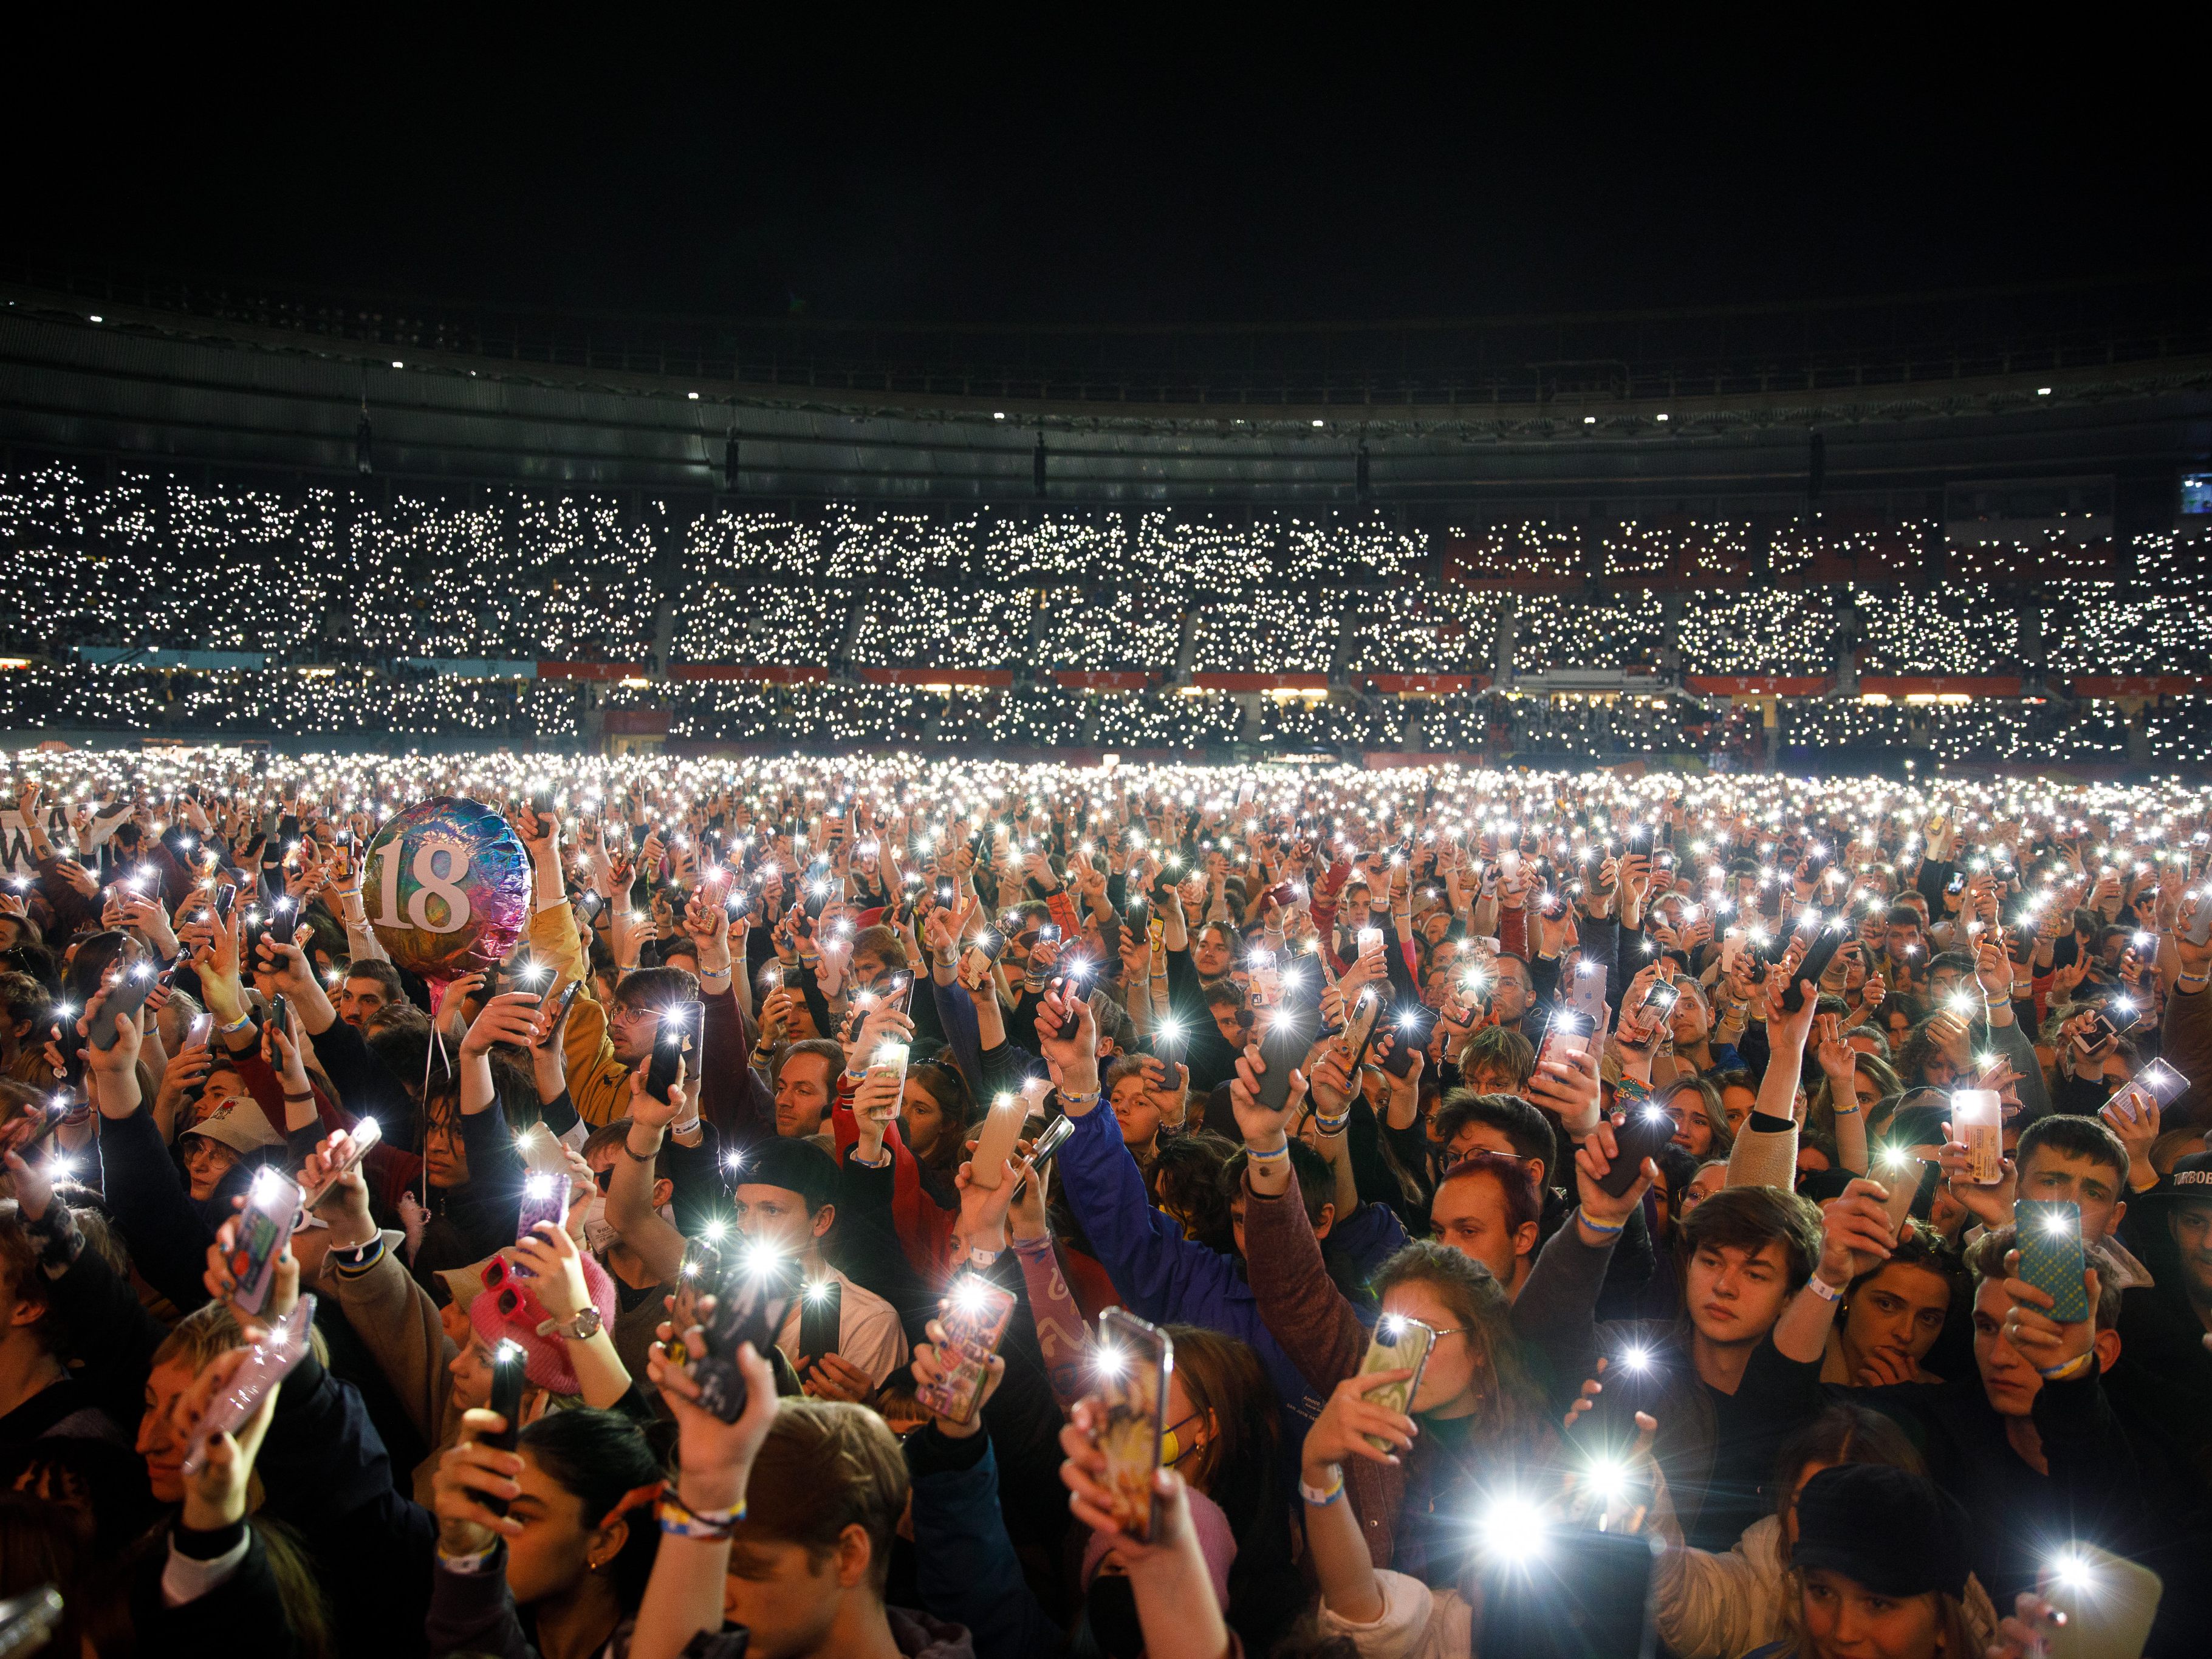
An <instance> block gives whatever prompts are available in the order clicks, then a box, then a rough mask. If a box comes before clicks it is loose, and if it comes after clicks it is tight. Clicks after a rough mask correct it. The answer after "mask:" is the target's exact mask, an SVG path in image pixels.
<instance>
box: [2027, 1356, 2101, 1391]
mask: <svg viewBox="0 0 2212 1659" xmlns="http://www.w3.org/2000/svg"><path fill="white" fill-rule="evenodd" d="M2096 1358H2097V1351H2096V1350H2095V1349H2094V1348H2092V1349H2090V1350H2089V1351H2088V1352H2087V1353H2077V1354H2075V1356H2074V1357H2073V1358H2071V1359H2069V1360H2068V1361H2067V1362H2066V1363H2065V1364H2063V1365H2053V1366H2052V1367H2051V1369H2050V1370H2043V1369H2042V1368H2041V1367H2040V1366H2039V1367H2037V1369H2036V1373H2035V1374H2036V1375H2037V1376H2039V1377H2041V1378H2042V1379H2043V1380H2044V1381H2045V1382H2046V1383H2071V1382H2072V1381H2073V1380H2074V1379H2075V1377H2077V1376H2083V1375H2085V1374H2086V1373H2087V1371H2088V1369H2089V1367H2090V1366H2091V1365H2093V1364H2095V1363H2096Z"/></svg>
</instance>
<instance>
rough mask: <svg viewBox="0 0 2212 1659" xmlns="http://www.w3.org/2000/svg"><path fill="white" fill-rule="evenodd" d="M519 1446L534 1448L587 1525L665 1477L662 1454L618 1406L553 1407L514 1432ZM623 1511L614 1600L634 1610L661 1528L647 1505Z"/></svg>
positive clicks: (608, 1515) (607, 1517)
mask: <svg viewBox="0 0 2212 1659" xmlns="http://www.w3.org/2000/svg"><path fill="white" fill-rule="evenodd" d="M515 1449H516V1450H517V1451H523V1452H528V1453H529V1454H530V1455H531V1456H532V1458H533V1459H534V1460H536V1462H537V1463H538V1467H539V1468H542V1469H544V1471H545V1473H546V1474H550V1475H551V1476H552V1477H553V1479H554V1480H556V1482H557V1483H559V1485H560V1486H561V1489H562V1491H563V1492H569V1493H572V1494H573V1495H574V1498H575V1499H576V1503H577V1506H578V1508H579V1509H580V1510H581V1512H582V1519H583V1524H584V1527H585V1529H586V1531H589V1530H592V1529H594V1528H599V1527H603V1526H605V1524H606V1523H607V1522H609V1521H610V1520H611V1519H612V1518H613V1516H615V1514H616V1512H617V1510H619V1509H620V1507H621V1505H622V1504H623V1499H625V1498H629V1496H630V1495H631V1494H632V1493H634V1492H636V1491H637V1490H638V1489H639V1488H640V1487H641V1486H651V1485H653V1482H654V1481H656V1480H659V1478H660V1460H659V1458H657V1457H655V1456H654V1455H653V1448H652V1447H651V1446H649V1445H647V1443H646V1439H645V1436H644V1434H643V1433H642V1432H641V1431H640V1430H639V1428H638V1426H637V1425H636V1424H635V1423H634V1422H632V1421H631V1420H630V1419H629V1418H627V1417H624V1416H623V1415H622V1414H621V1413H618V1412H602V1411H593V1410H592V1409H590V1408H589V1407H576V1408H575V1409H574V1410H571V1411H558V1412H548V1413H545V1415H544V1416H543V1417H541V1418H539V1419H538V1420H537V1421H536V1422H534V1423H531V1424H527V1425H525V1426H524V1428H523V1430H522V1432H521V1433H520V1434H519V1435H517V1436H516V1437H515ZM623 1518H624V1520H625V1521H626V1522H628V1523H629V1536H628V1537H627V1538H626V1539H624V1540H623V1547H622V1549H621V1551H620V1552H619V1553H617V1555H616V1556H615V1559H614V1560H613V1562H612V1563H611V1565H610V1569H609V1570H610V1571H611V1572H612V1573H613V1575H614V1584H615V1595H616V1600H617V1601H618V1602H619V1603H620V1605H621V1606H622V1607H623V1610H624V1611H625V1612H628V1611H630V1610H632V1609H635V1607H636V1606H637V1604H638V1602H639V1601H640V1600H641V1598H642V1597H643V1596H644V1595H645V1581H646V1579H647V1577H648V1576H650V1574H651V1573H652V1571H653V1552H654V1551H655V1550H656V1549H657V1548H658V1547H659V1544H660V1528H659V1525H658V1523H657V1522H655V1521H654V1519H653V1510H652V1509H651V1508H650V1506H648V1505H647V1504H638V1505H637V1506H635V1507H634V1508H632V1509H630V1510H629V1512H628V1513H627V1515H625V1516H624V1517H623Z"/></svg>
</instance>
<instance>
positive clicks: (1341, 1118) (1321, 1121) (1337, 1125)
mask: <svg viewBox="0 0 2212 1659" xmlns="http://www.w3.org/2000/svg"><path fill="white" fill-rule="evenodd" d="M1314 1127H1315V1128H1316V1130H1318V1131H1319V1132H1320V1133H1322V1134H1325V1135H1328V1136H1331V1137H1332V1138H1333V1137H1334V1136H1337V1135H1340V1134H1342V1133H1344V1132H1345V1131H1346V1129H1348V1128H1349V1127H1352V1114H1351V1113H1350V1112H1345V1113H1342V1114H1340V1115H1338V1116H1335V1117H1325V1116H1323V1115H1322V1114H1321V1113H1319V1112H1316V1113H1315V1114H1314ZM1290 1150H1291V1149H1290V1147H1289V1146H1288V1145H1285V1146H1284V1148H1283V1152H1284V1153H1285V1156H1287V1155H1288V1154H1289V1152H1290Z"/></svg>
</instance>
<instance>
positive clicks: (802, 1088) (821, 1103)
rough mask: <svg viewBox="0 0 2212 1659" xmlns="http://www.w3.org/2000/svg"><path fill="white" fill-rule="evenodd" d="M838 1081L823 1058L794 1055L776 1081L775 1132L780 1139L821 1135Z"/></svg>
mask: <svg viewBox="0 0 2212 1659" xmlns="http://www.w3.org/2000/svg"><path fill="white" fill-rule="evenodd" d="M834 1085H835V1079H832V1078H831V1076H830V1075H829V1060H828V1059H827V1057H825V1056H823V1055H821V1054H793V1055H792V1056H791V1058H790V1059H788V1060H786V1061H784V1063H783V1070H782V1071H781V1073H777V1076H776V1080H775V1132H776V1133H778V1134H780V1135H786V1136H793V1137H795V1136H801V1135H811V1134H819V1133H821V1132H822V1120H823V1118H824V1117H825V1116H827V1115H828V1114H829V1107H830V1104H831V1101H832V1092H831V1091H832V1089H833V1087H834Z"/></svg>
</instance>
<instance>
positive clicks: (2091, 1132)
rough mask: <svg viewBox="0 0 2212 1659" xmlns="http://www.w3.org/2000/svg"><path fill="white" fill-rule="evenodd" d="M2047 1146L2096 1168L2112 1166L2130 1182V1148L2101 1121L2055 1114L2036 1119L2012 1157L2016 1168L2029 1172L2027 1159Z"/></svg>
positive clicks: (2062, 1113)
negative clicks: (2086, 1160) (2099, 1165)
mask: <svg viewBox="0 0 2212 1659" xmlns="http://www.w3.org/2000/svg"><path fill="white" fill-rule="evenodd" d="M2045 1146H2048V1147H2050V1148H2051V1150H2052V1151H2054V1152H2063V1153H2065V1154H2067V1155H2068V1156H2069V1157H2073V1158H2087V1159H2088V1161H2089V1162H2090V1163H2092V1164H2110V1165H2111V1166H2112V1168H2113V1169H2115V1170H2118V1171H2119V1172H2120V1181H2121V1182H2122V1184H2123V1185H2124V1184H2125V1183H2126V1182H2127V1178H2128V1162H2129V1159H2128V1149H2127V1146H2126V1145H2125V1144H2124V1142H2122V1140H2121V1139H2120V1138H2119V1137H2118V1135H2116V1134H2114V1133H2112V1131H2111V1130H2110V1129H2108V1128H2106V1127H2105V1125H2104V1122H2103V1121H2102V1120H2100V1119H2098V1118H2093V1117H2083V1116H2081V1115H2079V1114H2077V1113H2074V1112H2053V1113H2051V1115H2049V1116H2047V1117H2039V1118H2038V1119H2036V1120H2035V1121H2034V1122H2033V1123H2031V1124H2029V1125H2028V1126H2027V1127H2026V1128H2025V1129H2023V1130H2021V1132H2020V1145H2019V1146H2018V1147H2017V1148H2016V1149H2015V1151H2014V1152H2013V1155H2012V1162H2013V1167H2014V1168H2015V1170H2023V1169H2026V1168H2027V1155H2028V1154H2029V1153H2030V1152H2035V1151H2038V1150H2039V1149H2040V1148H2042V1147H2045Z"/></svg>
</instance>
